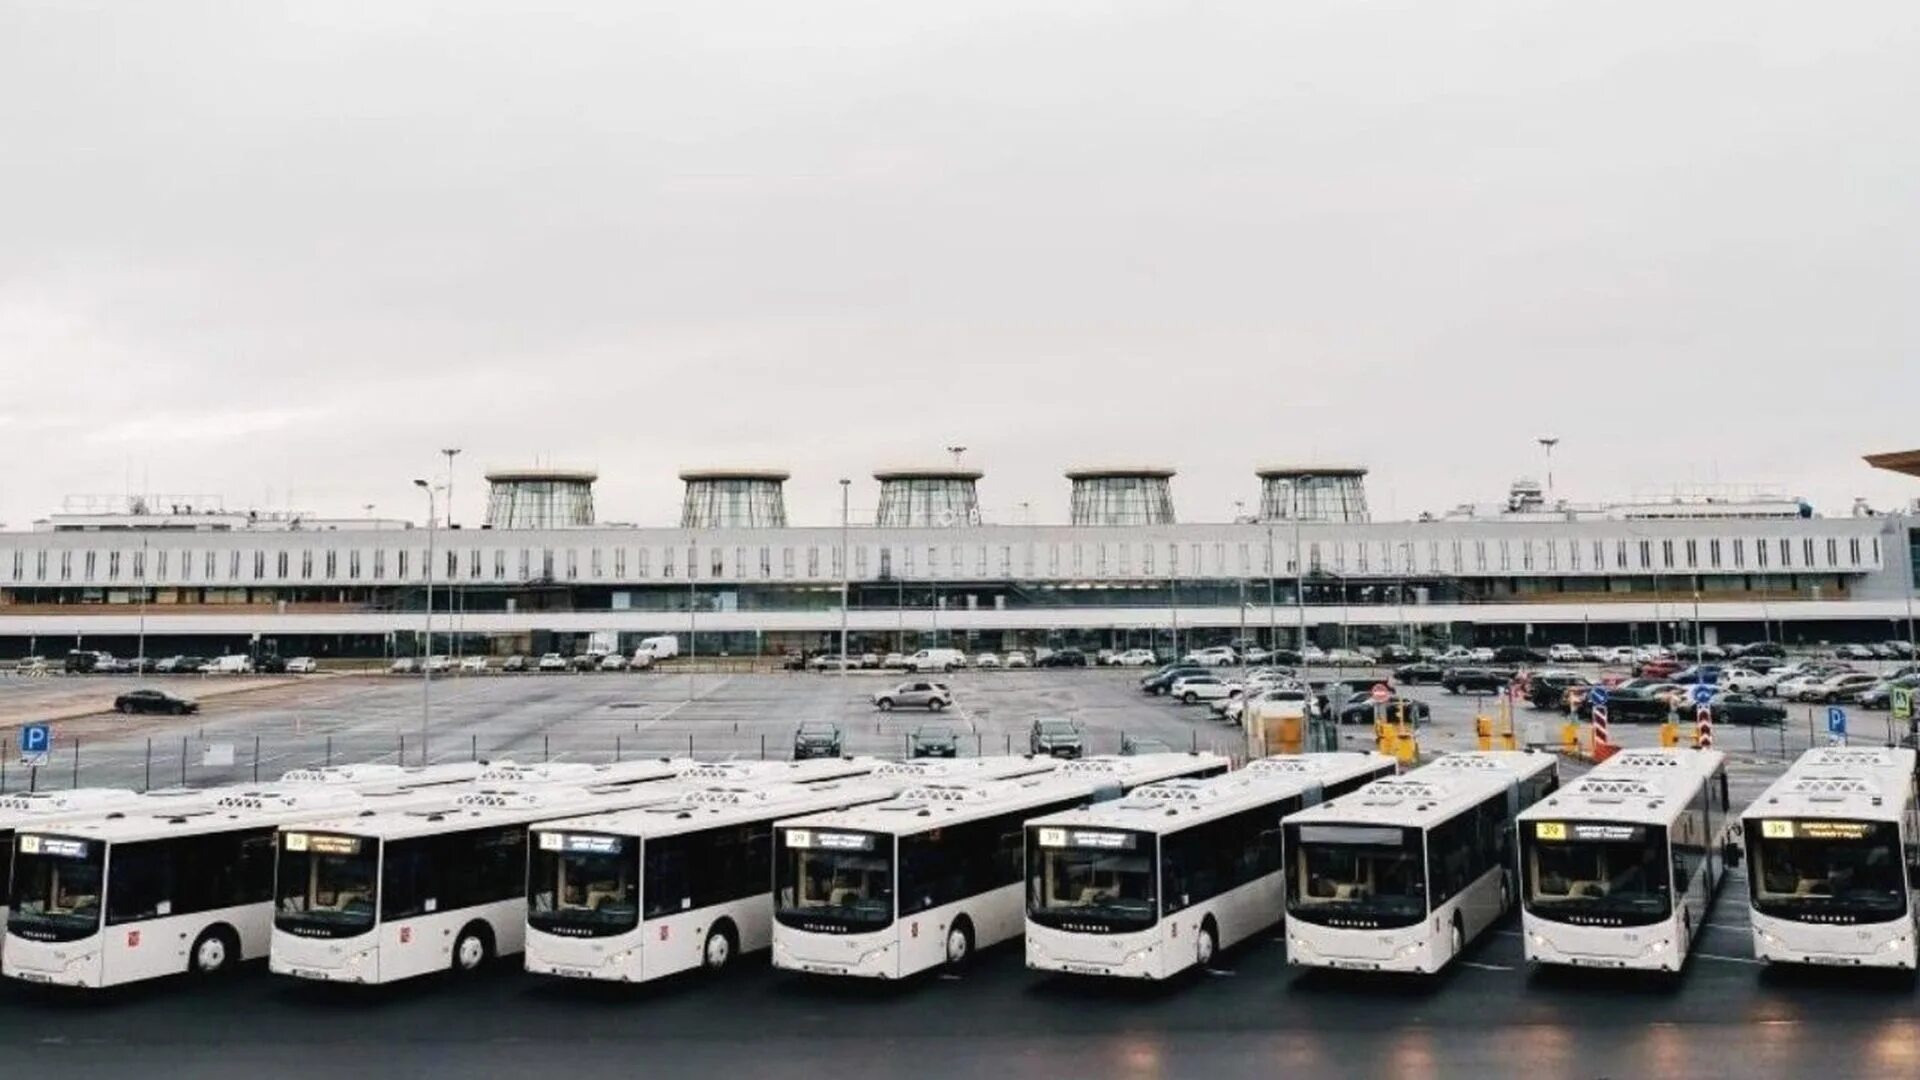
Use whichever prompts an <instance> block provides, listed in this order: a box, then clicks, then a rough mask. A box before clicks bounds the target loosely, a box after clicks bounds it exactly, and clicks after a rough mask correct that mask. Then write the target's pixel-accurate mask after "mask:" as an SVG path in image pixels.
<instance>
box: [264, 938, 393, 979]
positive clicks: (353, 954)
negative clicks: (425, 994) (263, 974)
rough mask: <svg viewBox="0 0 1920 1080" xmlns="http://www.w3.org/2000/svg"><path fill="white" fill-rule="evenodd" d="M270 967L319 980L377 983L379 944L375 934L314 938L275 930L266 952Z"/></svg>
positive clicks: (273, 970)
mask: <svg viewBox="0 0 1920 1080" xmlns="http://www.w3.org/2000/svg"><path fill="white" fill-rule="evenodd" d="M267 970H268V971H271V972H273V973H274V974H275V975H291V976H293V977H294V978H296V979H312V980H314V981H316V982H344V983H377V982H379V981H380V945H379V943H378V942H376V941H375V940H373V937H372V935H362V936H361V937H358V938H343V939H338V940H315V939H313V938H303V937H296V936H294V935H292V934H283V933H281V932H279V931H277V930H276V931H275V932H274V935H273V945H272V947H271V948H270V949H269V950H268V952H267Z"/></svg>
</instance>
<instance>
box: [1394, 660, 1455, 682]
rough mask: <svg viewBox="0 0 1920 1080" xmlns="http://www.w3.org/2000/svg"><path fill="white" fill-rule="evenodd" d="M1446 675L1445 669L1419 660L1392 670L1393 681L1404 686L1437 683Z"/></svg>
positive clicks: (1428, 661) (1430, 662)
mask: <svg viewBox="0 0 1920 1080" xmlns="http://www.w3.org/2000/svg"><path fill="white" fill-rule="evenodd" d="M1446 674H1447V669H1446V668H1443V667H1441V666H1440V665H1439V664H1436V663H1433V662H1432V661H1430V660H1421V661H1418V662H1416V663H1412V664H1405V665H1402V666H1400V667H1397V668H1394V669H1393V681H1394V682H1397V683H1401V684H1404V685H1406V686H1414V685H1417V684H1419V683H1437V682H1439V681H1440V680H1441V679H1442V678H1443V677H1445V676H1446Z"/></svg>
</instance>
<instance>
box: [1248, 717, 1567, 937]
mask: <svg viewBox="0 0 1920 1080" xmlns="http://www.w3.org/2000/svg"><path fill="white" fill-rule="evenodd" d="M1558 775H1559V774H1558V772H1557V771H1556V764H1555V760H1554V757H1553V755H1551V754H1537V753H1528V752H1523V751H1492V752H1477V753H1464V754H1450V755H1448V756H1446V757H1443V758H1440V759H1439V760H1437V761H1435V762H1433V763H1432V764H1430V765H1425V766H1422V767H1421V768H1418V769H1415V770H1413V771H1412V772H1410V773H1407V774H1405V775H1403V776H1399V777H1395V778H1393V779H1390V780H1376V781H1374V782H1373V783H1371V784H1368V785H1367V786H1366V787H1363V788H1361V789H1360V790H1358V791H1356V792H1354V793H1353V794H1351V795H1344V796H1342V797H1340V798H1338V799H1334V800H1333V801H1331V802H1326V803H1322V804H1320V805H1319V806H1310V807H1308V808H1306V809H1304V810H1302V811H1300V812H1299V813H1297V814H1294V815H1292V816H1291V817H1289V818H1287V821H1286V825H1285V828H1284V833H1285V836H1284V842H1285V844H1286V866H1287V963H1289V964H1292V965H1295V966H1301V967H1333V968H1355V969H1360V970H1366V971H1416V972H1422V973H1428V974H1430V973H1433V972H1436V971H1439V970H1440V969H1441V968H1443V967H1445V966H1446V965H1447V964H1448V963H1450V962H1451V961H1452V960H1453V959H1454V958H1455V957H1457V956H1459V955H1460V953H1461V952H1462V951H1463V950H1465V949H1466V947H1467V943H1468V942H1470V941H1472V940H1473V939H1474V938H1475V937H1476V936H1478V935H1479V934H1480V933H1481V932H1482V931H1483V930H1485V929H1486V928H1487V927H1489V926H1492V925H1493V924H1494V923H1495V922H1497V921H1498V920H1499V919H1500V918H1501V916H1503V915H1505V914H1506V912H1507V910H1508V908H1509V907H1510V906H1511V905H1512V902H1513V896H1514V891H1513V867H1514V858H1513V850H1514V848H1513V823H1514V818H1515V817H1516V816H1517V815H1518V814H1519V813H1520V811H1521V810H1524V809H1526V808H1527V807H1529V806H1531V805H1533V804H1534V803H1535V802H1536V801H1538V800H1539V799H1540V798H1542V797H1543V796H1545V795H1548V794H1550V793H1552V792H1553V791H1554V789H1555V788H1556V787H1558V784H1559V780H1558Z"/></svg>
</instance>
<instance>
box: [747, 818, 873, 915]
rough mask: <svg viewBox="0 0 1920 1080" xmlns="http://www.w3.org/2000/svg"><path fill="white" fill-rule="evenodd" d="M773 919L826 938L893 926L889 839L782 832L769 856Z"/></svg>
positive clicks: (815, 831) (856, 834)
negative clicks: (772, 877) (826, 935)
mask: <svg viewBox="0 0 1920 1080" xmlns="http://www.w3.org/2000/svg"><path fill="white" fill-rule="evenodd" d="M773 890H774V892H773V896H774V912H773V915H774V918H776V919H778V920H779V921H780V923H781V925H783V926H791V927H794V928H795V929H800V930H815V931H820V932H823V933H829V934H850V933H855V932H858V931H867V930H880V929H884V928H886V927H887V926H889V925H891V924H892V922H893V838H892V837H890V836H881V835H878V834H875V833H859V832H839V831H830V830H824V829H781V830H780V843H779V847H778V849H777V850H776V851H775V852H774V879H773Z"/></svg>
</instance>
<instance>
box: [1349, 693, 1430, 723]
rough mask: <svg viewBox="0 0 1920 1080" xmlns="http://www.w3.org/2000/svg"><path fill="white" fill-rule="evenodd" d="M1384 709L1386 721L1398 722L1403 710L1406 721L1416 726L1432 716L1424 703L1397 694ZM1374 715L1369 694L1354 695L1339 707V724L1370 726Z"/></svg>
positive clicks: (1371, 698)
mask: <svg viewBox="0 0 1920 1080" xmlns="http://www.w3.org/2000/svg"><path fill="white" fill-rule="evenodd" d="M1386 709H1387V719H1388V720H1399V719H1400V716H1401V710H1402V709H1405V710H1406V717H1407V719H1408V720H1411V721H1413V722H1414V723H1416V724H1424V723H1426V722H1427V720H1428V719H1429V718H1430V717H1431V715H1432V710H1431V709H1429V708H1428V707H1427V703H1426V702H1424V701H1418V700H1415V699H1414V698H1408V697H1401V696H1399V695H1398V694H1395V695H1394V696H1393V697H1390V698H1388V699H1387V702H1386ZM1376 715H1377V714H1376V713H1375V712H1374V705H1373V694H1372V693H1371V692H1361V693H1358V694H1354V695H1352V696H1351V697H1349V698H1347V701H1346V704H1344V705H1342V706H1340V722H1341V723H1343V724H1371V723H1373V718H1374V717H1375V716H1376Z"/></svg>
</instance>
